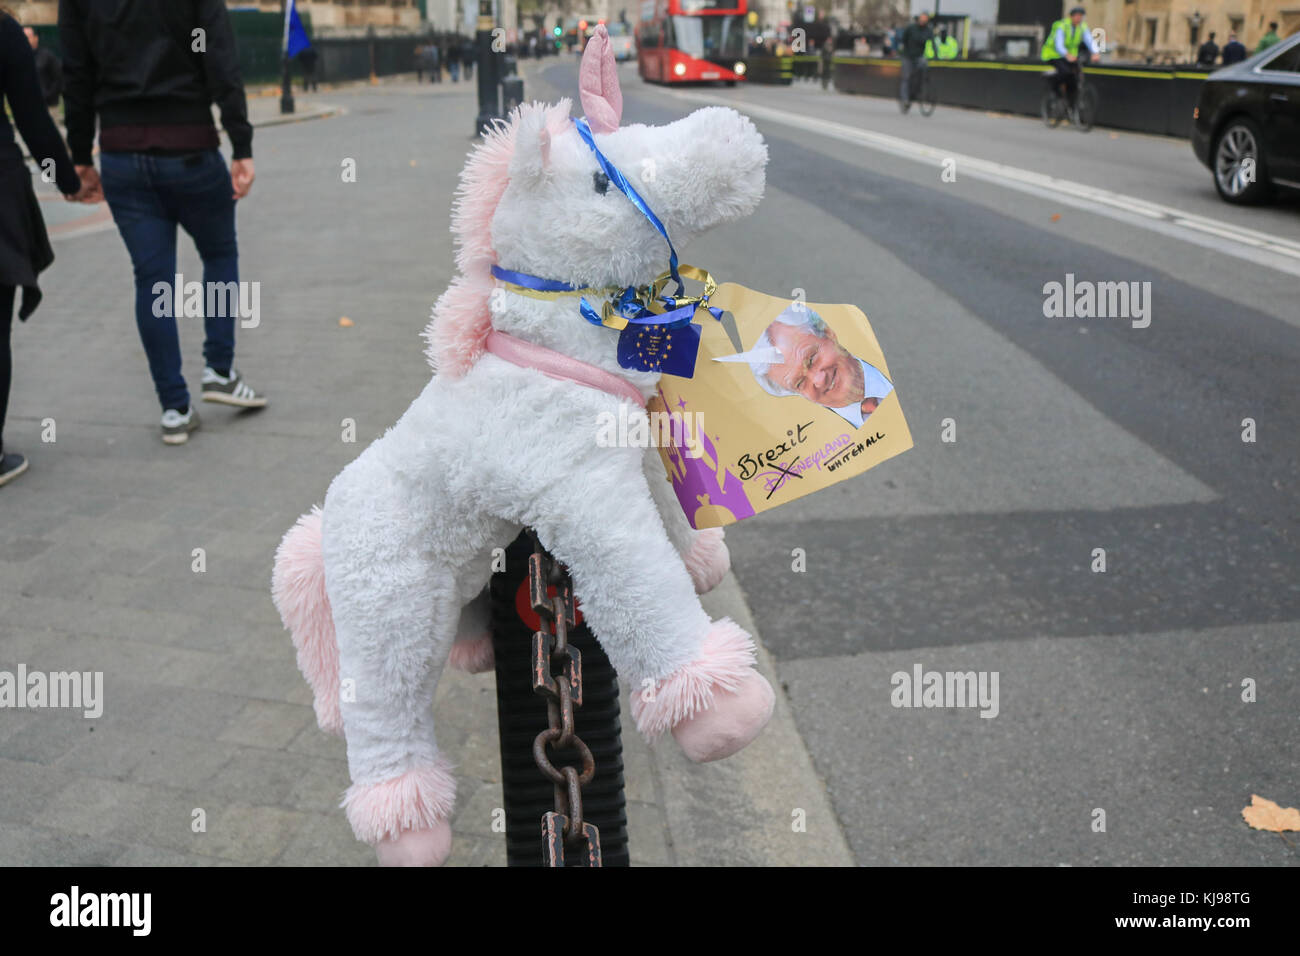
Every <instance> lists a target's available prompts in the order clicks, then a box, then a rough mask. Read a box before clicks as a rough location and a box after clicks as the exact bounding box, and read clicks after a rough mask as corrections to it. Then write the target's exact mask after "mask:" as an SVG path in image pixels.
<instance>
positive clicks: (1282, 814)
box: [1241, 793, 1300, 833]
mask: <svg viewBox="0 0 1300 956" xmlns="http://www.w3.org/2000/svg"><path fill="white" fill-rule="evenodd" d="M1241 815H1242V816H1243V817H1245V819H1246V822H1247V823H1248V824H1250V825H1251V826H1252V827H1254V828H1255V829H1256V830H1272V831H1273V832H1274V833H1281V832H1282V831H1283V830H1300V810H1297V809H1296V808H1295V807H1279V806H1278V805H1277V804H1276V803H1274V802H1273V801H1272V800H1265V799H1264V798H1263V797H1261V796H1258V795H1257V794H1253V793H1252V794H1251V795H1250V806H1248V807H1245V808H1244V809H1242V811H1241Z"/></svg>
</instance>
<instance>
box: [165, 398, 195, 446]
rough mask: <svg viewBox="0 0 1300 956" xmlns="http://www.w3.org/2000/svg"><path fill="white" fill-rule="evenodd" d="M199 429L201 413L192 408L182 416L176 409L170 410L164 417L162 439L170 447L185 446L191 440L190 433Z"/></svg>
mask: <svg viewBox="0 0 1300 956" xmlns="http://www.w3.org/2000/svg"><path fill="white" fill-rule="evenodd" d="M198 427H199V413H198V412H196V411H195V410H194V406H193V405H191V406H190V410H189V411H188V412H186V413H185V414H184V415H182V414H181V413H180V412H178V411H176V409H174V408H169V409H167V411H165V412H163V415H162V439H163V442H164V443H166V444H168V445H184V444H185V443H186V442H187V441H189V440H190V432H192V431H194V429H196V428H198Z"/></svg>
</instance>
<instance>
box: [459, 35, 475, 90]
mask: <svg viewBox="0 0 1300 956" xmlns="http://www.w3.org/2000/svg"><path fill="white" fill-rule="evenodd" d="M457 39H459V40H460V61H461V63H462V64H463V65H464V67H465V82H466V83H468V82H469V81H470V80H472V79H474V61H475V60H476V59H477V58H478V51H477V50H475V49H474V41H473V40H472V39H470V38H468V37H463V38H460V37H458V38H457Z"/></svg>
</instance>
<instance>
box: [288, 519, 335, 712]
mask: <svg viewBox="0 0 1300 956" xmlns="http://www.w3.org/2000/svg"><path fill="white" fill-rule="evenodd" d="M271 599H272V600H273V601H274V602H275V606H276V609H277V610H278V611H279V612H280V620H281V621H283V622H284V626H285V627H286V628H287V629H288V631H289V636H290V637H291V638H292V639H293V646H294V648H296V649H297V652H298V669H299V670H300V671H302V676H303V677H305V678H306V679H307V683H308V684H309V685H310V686H311V689H312V694H313V696H314V697H315V708H316V723H317V724H318V725H319V726H320V729H321V730H324V731H326V732H327V733H332V734H339V735H342V733H343V715H342V713H341V712H340V710H339V648H338V643H337V641H336V640H335V637H334V617H333V614H332V613H331V611H330V600H329V596H328V595H327V594H326V593H325V558H324V555H323V553H322V551H321V510H320V506H319V505H318V506H316V507H314V508H312V510H311V511H310V512H309V513H308V514H305V515H303V516H302V517H301V518H299V519H298V521H297V523H296V524H294V526H293V527H292V528H290V529H289V530H288V532H287V533H286V534H285V536H284V540H282V541H281V542H280V547H279V548H277V549H276V552H275V568H274V570H272V572H271Z"/></svg>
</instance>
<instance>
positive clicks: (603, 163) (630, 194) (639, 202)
mask: <svg viewBox="0 0 1300 956" xmlns="http://www.w3.org/2000/svg"><path fill="white" fill-rule="evenodd" d="M573 125H574V126H576V127H577V129H578V135H579V136H581V137H582V141H583V142H584V143H586V144H587V146H588V147H590V148H591V151H592V152H593V153H595V154H596V162H597V163H598V164H599V165H600V168H601V171H602V172H604V174H605V175H606V176H608V177H609V181H610V182H611V183H613V184H614V185H615V186H617V187H618V189H619V192H621V193H622V194H623V195H624V196H626V197H627V198H628V199H630V200H632V205H634V206H636V208H637V209H640V210H641V214H642V215H643V216H645V217H646V218H647V219H649V220H650V225H652V226H654V227H655V229H656V230H658V232H659V235H661V236H663V237H664V242H666V243H668V272H669V274H670V275H672V277H673V281H674V282H676V283H677V291H678V292H681V291H682V289H683V286H682V277H681V276H679V275H678V274H677V250H676V249H674V248H673V241H672V240H671V239H669V238H668V230H667V229H665V228H664V224H663V223H662V222H660V221H659V217H658V216H656V215H655V214H654V212H653V211H652V210H651V209H650V206H649V204H648V203H646V201H645V200H644V199H642V198H641V194H640V193H639V192H637V191H636V190H635V189H634V188H633V187H632V184H631V183H629V182H628V181H627V177H626V176H624V175H623V174H622V173H621V172H619V171H618V167H617V166H615V165H614V164H613V163H611V162H610V161H609V159H608V158H606V156H605V154H604V153H602V152H601V151H600V148H599V147H598V146H597V145H596V138H595V137H594V136H593V135H592V133H591V127H590V126H588V125H587V121H586V120H585V119H576V120H574V121H573Z"/></svg>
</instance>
